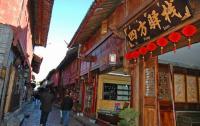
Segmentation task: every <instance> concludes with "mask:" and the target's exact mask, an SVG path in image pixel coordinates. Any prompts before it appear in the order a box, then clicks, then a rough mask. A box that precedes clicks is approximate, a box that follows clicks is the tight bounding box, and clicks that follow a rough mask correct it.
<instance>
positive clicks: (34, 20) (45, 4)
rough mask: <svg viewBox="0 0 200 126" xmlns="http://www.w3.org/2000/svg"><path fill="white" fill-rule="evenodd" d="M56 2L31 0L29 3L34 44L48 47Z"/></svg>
mask: <svg viewBox="0 0 200 126" xmlns="http://www.w3.org/2000/svg"><path fill="white" fill-rule="evenodd" d="M53 4H54V0H30V1H29V3H28V6H29V7H30V9H29V15H30V18H31V20H30V22H31V27H32V33H33V34H32V35H33V42H34V44H35V45H37V46H44V47H46V43H47V36H48V31H49V25H50V21H51V14H52V9H53Z"/></svg>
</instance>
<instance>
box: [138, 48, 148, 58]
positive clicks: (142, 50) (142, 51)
mask: <svg viewBox="0 0 200 126" xmlns="http://www.w3.org/2000/svg"><path fill="white" fill-rule="evenodd" d="M139 53H140V54H141V55H142V59H143V61H144V55H145V54H146V53H147V48H146V47H141V48H140V49H139Z"/></svg>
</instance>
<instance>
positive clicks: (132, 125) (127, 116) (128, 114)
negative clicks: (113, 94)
mask: <svg viewBox="0 0 200 126" xmlns="http://www.w3.org/2000/svg"><path fill="white" fill-rule="evenodd" d="M119 117H120V118H121V120H120V122H119V123H118V125H119V126H136V118H137V117H138V112H136V111H135V110H133V109H131V108H126V109H124V110H122V111H120V113H119Z"/></svg>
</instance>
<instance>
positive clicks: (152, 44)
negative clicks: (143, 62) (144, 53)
mask: <svg viewBox="0 0 200 126" xmlns="http://www.w3.org/2000/svg"><path fill="white" fill-rule="evenodd" d="M156 48H157V45H156V44H155V43H154V42H150V43H149V44H148V45H147V50H148V51H150V54H151V56H150V57H152V51H154V50H156Z"/></svg>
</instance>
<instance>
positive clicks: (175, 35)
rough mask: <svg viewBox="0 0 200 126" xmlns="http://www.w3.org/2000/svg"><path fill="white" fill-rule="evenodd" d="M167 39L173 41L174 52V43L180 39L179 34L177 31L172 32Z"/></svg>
mask: <svg viewBox="0 0 200 126" xmlns="http://www.w3.org/2000/svg"><path fill="white" fill-rule="evenodd" d="M168 39H169V40H170V41H171V42H173V43H174V52H176V43H178V42H179V40H180V39H181V34H180V33H179V32H172V33H171V34H170V35H169V36H168Z"/></svg>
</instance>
